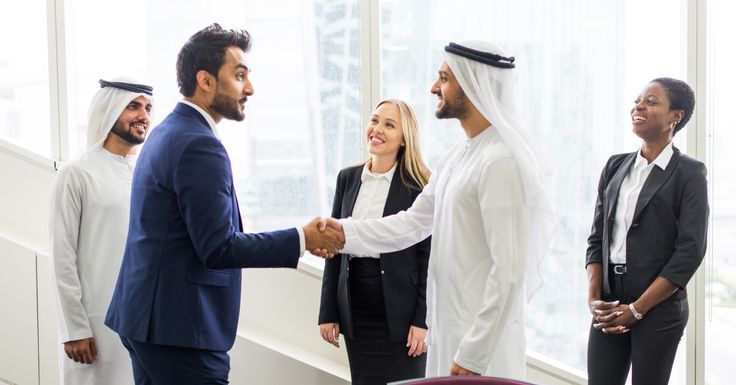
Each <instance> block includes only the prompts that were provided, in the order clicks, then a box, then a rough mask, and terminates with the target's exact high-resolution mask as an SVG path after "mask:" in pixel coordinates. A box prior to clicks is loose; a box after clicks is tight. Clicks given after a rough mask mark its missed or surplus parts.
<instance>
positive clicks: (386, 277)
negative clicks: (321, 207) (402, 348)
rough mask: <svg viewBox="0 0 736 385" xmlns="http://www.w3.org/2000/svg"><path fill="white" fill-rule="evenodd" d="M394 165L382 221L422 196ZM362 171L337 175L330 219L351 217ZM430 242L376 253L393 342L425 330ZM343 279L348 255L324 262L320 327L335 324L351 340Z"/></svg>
mask: <svg viewBox="0 0 736 385" xmlns="http://www.w3.org/2000/svg"><path fill="white" fill-rule="evenodd" d="M397 167H398V168H397V170H396V173H395V174H394V177H393V178H392V179H391V186H390V187H389V191H388V198H387V199H386V205H385V206H384V209H383V216H384V217H385V216H388V215H393V214H396V213H398V212H399V211H402V210H406V209H408V208H409V207H411V205H412V203H413V202H414V199H416V197H417V196H418V195H419V193H421V189H420V188H419V187H414V188H409V187H407V186H406V185H405V184H404V183H403V182H402V177H401V175H402V174H403V176H404V177H403V179H404V180H407V181H410V180H411V179H410V178H409V177H408V175H407V174H406V173H405V172H403V167H401V165H399V166H397ZM362 172H363V166H362V165H360V166H353V167H348V168H345V169H343V170H341V171H340V174H339V175H338V176H337V187H336V188H335V200H334V202H333V205H332V216H333V217H334V218H347V217H349V216H351V215H352V213H353V206H354V205H355V200H356V198H357V197H358V191H360V186H361V183H362V182H361V180H360V176H361V174H362ZM430 239H431V237H430V238H427V239H425V240H423V241H422V242H419V243H417V244H416V245H414V246H411V247H409V248H406V249H404V250H401V251H396V252H393V253H384V254H381V259H380V261H381V270H382V271H383V275H382V281H383V293H384V302H385V307H386V318H387V321H388V329H389V338H390V339H391V340H392V341H401V340H405V339H406V336H407V333H408V332H409V326H410V325H414V326H418V327H421V328H425V329H426V328H427V324H426V322H425V318H426V316H427V304H426V287H427V266H428V262H429V248H430V241H431V240H430ZM348 278H349V272H348V255H345V254H338V255H336V256H335V257H334V258H332V259H329V260H327V261H326V262H325V271H324V274H323V276H322V298H321V303H320V309H319V323H320V324H323V323H328V322H339V323H340V332H341V333H343V334H344V335H345V336H346V337H348V338H353V322H352V317H351V312H350V294H349V285H348Z"/></svg>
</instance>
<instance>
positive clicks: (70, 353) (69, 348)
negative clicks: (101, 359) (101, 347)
mask: <svg viewBox="0 0 736 385" xmlns="http://www.w3.org/2000/svg"><path fill="white" fill-rule="evenodd" d="M64 353H66V356H67V357H69V358H70V359H71V360H73V361H74V362H79V363H82V364H91V363H94V362H95V361H96V360H97V346H95V338H94V337H90V338H85V339H83V340H76V341H69V342H64Z"/></svg>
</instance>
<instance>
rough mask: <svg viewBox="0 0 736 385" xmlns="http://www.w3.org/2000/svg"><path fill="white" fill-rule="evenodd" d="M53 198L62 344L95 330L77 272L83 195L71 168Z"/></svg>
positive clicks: (53, 247) (56, 186) (58, 180)
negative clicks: (88, 314) (83, 297)
mask: <svg viewBox="0 0 736 385" xmlns="http://www.w3.org/2000/svg"><path fill="white" fill-rule="evenodd" d="M51 194H52V196H51V207H50V215H51V218H50V220H49V225H50V233H51V234H50V235H51V255H52V258H53V263H54V282H55V284H56V294H57V300H58V304H59V306H58V310H59V312H58V314H59V329H60V334H61V342H69V341H76V340H81V339H85V338H90V337H92V328H91V327H90V323H89V319H88V317H87V312H86V310H85V308H84V305H83V304H82V283H81V282H80V280H79V272H78V270H77V251H78V250H77V244H78V241H79V228H80V224H81V220H82V194H83V192H82V186H81V183H80V181H79V179H78V177H77V176H76V175H74V173H73V171H72V169H71V168H70V167H65V168H62V169H61V170H60V171H59V173H58V174H57V176H56V179H55V181H54V185H53V188H52V192H51Z"/></svg>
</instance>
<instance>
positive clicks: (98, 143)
mask: <svg viewBox="0 0 736 385" xmlns="http://www.w3.org/2000/svg"><path fill="white" fill-rule="evenodd" d="M100 87H101V88H100V90H99V91H97V93H96V94H95V96H94V97H93V98H92V102H91V103H90V106H89V111H88V113H87V116H88V121H87V151H89V150H93V149H96V148H99V147H102V145H103V144H104V143H105V139H106V138H107V134H109V133H110V130H112V127H113V125H115V122H117V120H118V118H120V114H121V113H122V112H123V110H124V109H125V107H126V106H127V105H128V103H130V102H131V101H132V100H133V99H135V98H137V97H139V96H145V97H146V98H148V99H149V100H151V102H153V87H150V86H147V85H143V84H140V83H137V82H135V81H133V80H131V79H128V78H115V79H112V80H110V81H106V80H100Z"/></svg>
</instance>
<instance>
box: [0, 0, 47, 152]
mask: <svg viewBox="0 0 736 385" xmlns="http://www.w3.org/2000/svg"><path fill="white" fill-rule="evenodd" d="M4 8H5V9H4V10H3V12H0V36H3V38H2V39H0V139H4V140H8V141H10V142H13V143H15V144H17V145H19V146H21V147H23V148H26V149H28V150H31V151H33V152H36V153H38V154H41V155H44V156H47V157H50V156H51V128H50V126H49V122H50V102H49V60H48V56H49V51H48V48H47V47H48V37H47V25H46V17H45V16H46V1H45V0H28V1H18V2H13V5H12V9H11V8H10V7H4Z"/></svg>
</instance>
